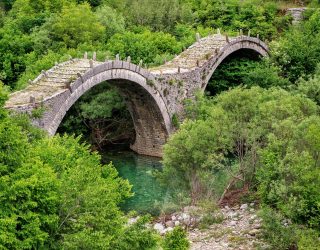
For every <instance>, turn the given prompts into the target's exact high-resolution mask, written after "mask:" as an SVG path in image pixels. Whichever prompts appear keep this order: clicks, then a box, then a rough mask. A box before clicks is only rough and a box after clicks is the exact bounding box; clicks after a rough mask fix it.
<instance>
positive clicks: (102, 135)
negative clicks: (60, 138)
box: [58, 83, 134, 147]
mask: <svg viewBox="0 0 320 250" xmlns="http://www.w3.org/2000/svg"><path fill="white" fill-rule="evenodd" d="M133 129H134V126H133V123H132V118H131V116H130V113H129V112H128V110H127V108H126V105H125V103H124V101H123V99H122V97H121V96H120V95H119V93H118V91H117V90H116V89H115V88H114V87H112V86H110V84H107V83H102V84H99V85H98V86H96V87H95V88H93V89H92V90H90V91H89V92H88V93H86V94H85V95H84V96H82V97H81V98H80V99H79V100H78V101H77V102H76V103H75V104H74V105H73V107H72V108H71V110H69V112H68V114H67V115H66V117H65V118H64V120H63V122H62V125H61V126H60V128H59V130H58V132H59V133H69V134H76V135H81V134H83V135H84V136H85V138H83V139H85V140H87V141H89V142H90V143H92V144H94V145H97V146H98V147H102V146H104V145H106V144H108V143H115V142H121V141H123V140H129V141H133V139H134V130H133Z"/></svg>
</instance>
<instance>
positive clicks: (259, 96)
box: [162, 87, 318, 202]
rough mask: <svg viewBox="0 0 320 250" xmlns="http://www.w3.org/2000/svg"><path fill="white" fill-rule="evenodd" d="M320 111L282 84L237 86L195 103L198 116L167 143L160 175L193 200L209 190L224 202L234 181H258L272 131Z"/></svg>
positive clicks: (194, 112) (191, 111)
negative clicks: (181, 189) (247, 87)
mask: <svg viewBox="0 0 320 250" xmlns="http://www.w3.org/2000/svg"><path fill="white" fill-rule="evenodd" d="M190 107H191V108H190ZM317 110H318V108H317V106H316V104H315V103H313V102H312V101H311V100H309V99H307V98H304V97H302V96H299V95H293V94H290V93H289V92H287V91H284V90H281V89H278V88H271V89H269V90H264V89H262V88H259V87H253V88H251V89H244V88H235V89H233V90H230V91H228V92H224V93H222V94H220V95H218V96H217V97H215V98H214V99H212V100H202V101H200V103H199V104H196V105H194V103H193V102H191V103H189V105H188V106H187V112H188V114H189V116H190V117H193V118H196V120H195V121H191V120H186V121H185V122H184V123H183V124H182V125H181V127H180V130H179V131H178V132H177V133H176V134H174V135H173V136H172V137H171V138H170V139H169V141H168V143H167V145H165V147H164V159H163V163H164V171H163V175H162V180H163V181H164V182H165V183H166V184H167V185H174V187H175V188H177V189H179V187H180V188H184V189H185V190H188V192H189V195H190V197H191V198H192V201H193V202H196V201H197V200H198V199H199V198H201V196H202V195H203V194H205V195H206V194H207V193H208V191H209V193H210V190H211V193H213V194H214V197H215V198H216V199H219V197H220V201H221V199H222V198H223V196H224V194H225V193H226V192H228V190H229V189H230V188H232V187H234V186H235V184H237V185H238V186H245V185H249V186H250V185H251V184H253V183H254V182H253V181H254V180H255V172H256V169H257V168H258V166H259V152H260V150H261V148H264V147H265V146H266V145H268V134H269V133H271V132H272V131H273V130H274V129H275V128H277V126H280V124H282V123H285V122H286V121H287V120H289V121H292V122H293V123H298V122H300V121H301V119H304V118H305V117H309V116H311V115H316V114H317ZM211 181H212V182H213V184H212V185H215V186H212V185H211V183H212V182H211ZM219 182H220V184H219ZM213 188H214V189H213Z"/></svg>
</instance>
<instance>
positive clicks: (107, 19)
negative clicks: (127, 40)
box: [95, 5, 125, 38]
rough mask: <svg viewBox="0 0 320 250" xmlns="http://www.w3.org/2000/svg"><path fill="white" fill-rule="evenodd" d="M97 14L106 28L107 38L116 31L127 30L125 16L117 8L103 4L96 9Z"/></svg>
mask: <svg viewBox="0 0 320 250" xmlns="http://www.w3.org/2000/svg"><path fill="white" fill-rule="evenodd" d="M95 14H96V15H97V17H98V20H99V21H100V23H101V24H102V25H103V26H104V27H105V28H106V35H107V38H110V37H111V36H113V35H114V34H116V33H123V32H124V31H125V20H124V17H123V16H122V15H121V13H118V12H117V11H116V10H115V9H113V8H111V7H109V6H107V5H103V6H100V7H99V8H98V9H97V10H96V12H95Z"/></svg>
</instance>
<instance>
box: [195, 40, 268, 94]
mask: <svg viewBox="0 0 320 250" xmlns="http://www.w3.org/2000/svg"><path fill="white" fill-rule="evenodd" d="M241 49H246V50H252V51H253V52H255V53H257V54H259V55H261V56H262V57H265V56H268V55H269V49H268V46H267V45H266V44H265V43H264V42H262V41H261V40H260V39H258V38H253V37H245V36H241V37H237V38H235V39H233V40H232V41H230V42H229V43H227V45H225V46H224V47H222V48H221V49H220V50H218V51H217V52H216V54H215V56H213V57H212V58H210V60H208V61H207V62H206V63H205V64H204V65H203V66H202V67H201V70H200V75H201V76H202V85H201V89H202V90H205V88H206V87H207V85H208V83H209V81H210V78H211V77H212V75H213V73H214V71H215V70H216V69H217V67H218V66H219V65H220V64H221V63H222V62H223V60H224V59H225V58H227V57H228V56H229V55H231V54H232V53H234V52H236V51H239V50H241Z"/></svg>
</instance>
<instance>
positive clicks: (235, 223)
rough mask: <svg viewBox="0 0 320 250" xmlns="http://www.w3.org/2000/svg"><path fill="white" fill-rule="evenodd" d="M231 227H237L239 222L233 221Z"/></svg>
mask: <svg viewBox="0 0 320 250" xmlns="http://www.w3.org/2000/svg"><path fill="white" fill-rule="evenodd" d="M229 225H230V226H233V227H234V226H236V225H237V222H236V221H234V220H233V221H231V222H230V223H229Z"/></svg>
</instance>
